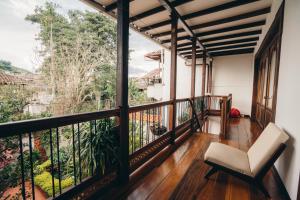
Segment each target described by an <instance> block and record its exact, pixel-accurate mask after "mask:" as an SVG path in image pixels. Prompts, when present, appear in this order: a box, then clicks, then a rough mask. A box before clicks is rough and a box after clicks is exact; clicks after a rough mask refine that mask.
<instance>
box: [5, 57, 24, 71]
mask: <svg viewBox="0 0 300 200" xmlns="http://www.w3.org/2000/svg"><path fill="white" fill-rule="evenodd" d="M1 70H2V71H6V72H11V73H29V72H28V71H26V70H24V69H21V68H18V67H15V66H12V64H11V62H9V61H5V60H1V59H0V71H1Z"/></svg>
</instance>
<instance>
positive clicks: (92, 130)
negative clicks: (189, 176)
mask: <svg viewBox="0 0 300 200" xmlns="http://www.w3.org/2000/svg"><path fill="white" fill-rule="evenodd" d="M173 105H174V104H173V101H164V102H158V103H153V104H147V105H140V106H134V107H130V108H129V154H130V155H129V169H130V173H133V172H134V171H135V170H136V169H138V168H139V167H141V166H142V165H144V164H145V163H146V162H147V161H149V160H150V159H151V158H152V157H154V156H156V155H157V154H158V153H159V152H160V151H161V150H162V149H164V148H166V147H167V146H170V145H171V146H172V145H173V144H175V142H174V141H173V140H175V141H176V140H179V139H180V138H181V136H182V135H183V134H185V135H186V134H189V133H191V132H192V128H191V127H194V128H195V130H196V129H197V128H200V127H199V121H198V118H196V115H195V113H196V112H195V110H194V108H193V104H192V101H191V100H190V99H177V100H175V105H176V108H177V109H176V110H177V112H176V115H175V116H176V117H175V120H176V123H175V124H176V126H175V128H174V130H171V128H170V120H171V119H172V118H170V110H171V108H172V107H173ZM191 113H192V114H191ZM119 117H120V110H119V109H113V110H106V111H99V112H91V113H84V114H75V115H68V116H62V117H51V118H43V119H35V120H25V121H17V122H10V123H4V124H0V138H1V139H4V138H6V139H9V140H11V141H15V142H16V148H15V149H13V151H14V152H15V154H16V157H17V158H19V159H18V160H19V161H18V162H17V165H19V166H18V167H19V169H20V171H19V174H18V177H19V178H18V181H17V182H18V184H17V185H19V186H20V189H21V194H20V198H23V199H26V198H27V199H28V198H30V199H35V194H36V191H35V190H36V186H39V187H41V188H42V189H43V190H47V191H48V196H49V197H52V198H56V199H69V198H75V197H79V196H80V198H87V197H89V196H90V195H91V194H93V193H95V192H101V191H102V190H104V189H105V188H107V187H109V186H110V185H112V184H114V183H116V182H117V180H118V176H119V170H120V168H121V167H122V166H121V165H120V161H119V160H120V158H119V155H120V152H119V147H120V145H121V144H120V140H119V137H120V135H119V133H120V130H119V124H118V123H119V120H118V118H119ZM172 135H174V137H172ZM37 140H43V141H46V143H45V142H44V143H43V144H45V145H46V146H47V147H44V146H43V144H42V145H41V144H38V142H36V141H37ZM66 146H68V147H70V148H69V150H70V151H69V152H67V153H68V155H65V154H66V152H65V150H64V149H65V147H66ZM37 149H38V150H41V149H42V152H44V155H43V156H42V157H43V158H39V160H43V161H42V162H40V161H39V162H40V163H39V164H42V165H45V163H48V164H47V167H43V170H40V168H41V167H38V166H37V164H36V163H37V162H36V161H37V160H36V159H35V158H34V155H35V151H36V150H37ZM66 156H67V160H68V161H70V162H68V163H69V164H71V166H66V165H67V163H66V160H65V157H66ZM43 162H44V163H43ZM44 168H45V169H44ZM66 168H68V172H66V171H65V169H66ZM46 175H47V176H48V179H49V180H46V181H49V184H50V185H49V187H48V188H43V186H42V185H40V182H41V180H40V179H41V178H42V176H46ZM66 179H67V180H68V184H66V182H67V181H66ZM28 184H30V185H31V187H28V186H27V185H28ZM29 188H31V189H29ZM2 192H3V191H0V194H1V193H2Z"/></svg>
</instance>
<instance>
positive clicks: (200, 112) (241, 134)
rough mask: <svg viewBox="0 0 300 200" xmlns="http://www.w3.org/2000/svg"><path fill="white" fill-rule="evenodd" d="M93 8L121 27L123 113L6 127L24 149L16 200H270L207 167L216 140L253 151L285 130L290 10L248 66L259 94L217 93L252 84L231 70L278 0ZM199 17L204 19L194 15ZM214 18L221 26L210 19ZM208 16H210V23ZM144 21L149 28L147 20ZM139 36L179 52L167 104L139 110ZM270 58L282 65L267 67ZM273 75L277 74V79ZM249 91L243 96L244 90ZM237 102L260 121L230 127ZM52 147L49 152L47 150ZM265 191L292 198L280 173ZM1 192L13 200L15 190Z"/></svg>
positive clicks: (119, 95)
mask: <svg viewBox="0 0 300 200" xmlns="http://www.w3.org/2000/svg"><path fill="white" fill-rule="evenodd" d="M84 2H86V3H87V4H88V5H90V6H92V7H94V8H96V9H97V10H99V11H101V12H104V13H105V14H107V15H109V16H111V17H113V18H116V19H117V36H118V45H117V46H118V47H117V53H118V56H117V61H118V62H117V70H116V71H117V76H116V77H117V80H116V82H117V84H116V85H117V87H116V88H117V91H116V108H115V109H111V110H103V111H96V112H89V113H81V114H74V115H66V116H58V117H50V118H42V119H34V120H25V121H16V122H9V123H3V124H0V133H1V135H0V138H1V139H4V140H7V141H13V144H14V147H13V149H6V150H5V151H9V153H10V151H11V152H13V154H14V155H13V156H15V157H17V164H16V166H14V167H15V168H16V169H19V170H18V173H16V174H14V177H13V178H15V179H16V180H17V183H18V184H17V185H16V187H14V188H13V189H15V190H19V192H18V193H17V197H16V198H19V199H47V198H49V199H265V196H264V195H263V194H262V193H261V192H260V191H258V190H257V189H256V188H255V185H249V184H246V183H244V182H242V181H240V180H238V179H235V178H233V177H231V176H228V175H226V174H225V173H221V172H219V173H217V174H215V175H214V176H213V177H212V178H211V179H210V180H205V179H204V174H205V173H206V172H207V170H208V165H206V164H205V163H204V162H203V155H204V153H205V151H206V150H207V148H208V146H209V144H210V143H211V142H213V141H218V142H220V143H224V144H228V145H231V146H234V147H237V148H239V149H241V150H245V151H246V150H247V149H248V148H249V147H250V146H251V145H252V144H253V143H254V141H255V140H256V138H257V137H258V136H259V134H260V133H261V131H262V127H265V126H266V125H267V124H268V123H269V122H274V121H275V109H276V107H275V106H276V105H275V104H276V101H277V96H276V95H277V93H276V92H277V88H275V87H277V82H278V80H275V77H278V73H279V68H278V67H279V64H278V63H276V64H272V62H273V61H274V60H275V61H274V62H278V61H279V60H280V59H279V58H278V57H277V56H278V52H280V44H281V40H279V38H280V37H279V35H280V34H282V23H283V21H282V19H283V16H282V15H281V14H282V13H281V12H283V11H282V9H283V6H280V9H279V11H278V15H277V14H276V16H279V17H276V19H274V24H273V25H271V28H270V32H271V33H270V35H267V36H265V37H267V38H268V39H267V40H264V41H262V44H261V46H263V48H261V46H260V48H259V50H258V52H257V54H256V56H255V58H254V57H250V56H249V57H250V59H249V57H247V59H248V60H247V64H249V63H251V67H253V66H252V64H253V60H255V62H254V65H255V66H254V70H253V71H254V72H253V74H251V75H253V81H252V79H251V81H252V82H251V81H249V82H250V85H251V86H250V90H249V91H248V90H245V91H244V90H243V89H245V88H246V86H245V87H243V88H242V89H241V88H239V87H234V86H231V85H230V86H228V85H226V86H223V85H222V86H220V85H218V83H215V85H213V77H214V76H215V77H217V78H219V80H220V79H222V78H224V77H225V78H228V77H229V78H228V79H235V78H237V79H239V81H241V82H243V78H245V77H246V76H247V74H246V76H243V77H242V78H241V77H240V76H241V75H242V74H243V73H244V72H243V70H241V71H240V69H238V68H234V70H232V69H231V72H233V73H232V74H233V75H232V74H229V73H227V71H226V70H227V69H228V68H229V67H230V66H233V65H235V64H236V63H238V64H239V65H240V66H242V65H243V64H244V63H243V62H241V60H242V61H244V60H245V58H244V57H241V56H240V55H241V54H251V55H252V54H253V53H254V49H255V47H256V45H257V41H258V40H259V37H258V36H259V35H261V34H262V33H263V31H262V30H261V29H260V28H261V26H263V25H265V24H266V19H265V18H266V16H265V15H267V14H268V13H270V12H271V4H272V3H271V1H232V2H223V3H222V4H221V3H220V4H216V2H213V3H212V2H209V3H208V2H206V3H207V5H206V4H205V6H204V7H202V4H201V3H199V1H189V0H187V1H168V0H159V1H157V2H156V1H155V2H151V3H153V5H152V4H151V3H149V4H148V2H147V3H145V1H140V0H136V1H125V0H118V1H101V0H97V1H94V0H84ZM215 4H216V5H215ZM180 6H181V7H180ZM242 6H243V8H242V9H239V8H240V7H242ZM206 7H207V8H206ZM278 7H279V6H278ZM141 8H142V9H141ZM180 8H182V9H180ZM131 9H132V10H131ZM248 9H250V10H251V11H248ZM189 10H194V11H193V12H192V13H189V12H188V11H189ZM196 10H198V11H196ZM131 11H132V12H131ZM228 11H229V12H228ZM231 12H232V13H231ZM220 13H221V14H220ZM206 15H212V16H214V17H212V19H210V17H207V16H206ZM223 15H224V16H223ZM227 15H228V16H227ZM274 15H275V14H274ZM202 16H206V18H205V20H202V18H201V17H202ZM144 18H147V19H148V20H145V21H142V20H141V19H144ZM248 18H251V20H253V21H251V20H249V19H248ZM253 18H254V19H253ZM249 21H250V22H249ZM227 23H229V24H227ZM230 23H231V24H230ZM235 23H237V24H235ZM240 23H241V24H240ZM178 24H180V26H178ZM219 26H220V27H219ZM216 27H217V28H216ZM129 28H132V29H134V30H135V31H137V32H141V33H142V34H143V35H144V36H146V37H148V38H150V39H152V40H153V41H155V42H157V43H159V44H160V45H161V46H162V47H164V48H166V49H169V50H170V64H169V68H170V69H169V71H168V72H169V74H168V78H169V79H168V81H169V82H168V84H169V85H168V87H169V88H168V91H167V92H168V93H169V96H168V98H167V99H168V100H167V101H161V102H155V103H151V104H146V105H138V106H131V107H130V106H129V104H128V102H129V101H128V82H129V78H128V77H129V74H128V68H129V66H128V62H129V58H128V55H129V47H128V46H129V45H128V43H129V42H128V40H129V32H128V29H129ZM168 28H169V29H168ZM257 28H259V29H257ZM198 29H201V31H199V30H198ZM202 29H204V30H202ZM244 29H247V31H244ZM248 29H250V30H248ZM197 30H198V31H197ZM232 31H233V32H232ZM241 31H242V32H241ZM227 32H229V33H227ZM268 33H269V32H268ZM211 35H213V36H211ZM280 36H281V35H280ZM273 38H275V39H273ZM269 43H270V45H269ZM264 48H265V49H267V50H266V51H267V52H268V53H266V52H264ZM270 52H272V54H271V53H270ZM274 52H275V53H274ZM269 54H271V56H273V55H275V56H274V57H272V59H270V58H269V57H267V58H264V56H265V55H268V56H269ZM232 55H238V56H236V57H234V59H233V60H231V61H230V63H229V64H228V62H224V60H226V57H227V56H232ZM178 57H180V58H182V59H184V60H185V62H186V65H185V67H188V66H191V67H190V69H188V70H189V71H188V72H190V78H189V79H187V80H188V82H187V81H185V82H184V81H183V84H178V82H179V81H178V80H179V78H180V77H181V76H184V75H182V74H180V72H179V71H177V70H178V69H179V67H178V66H177V64H178V62H177V58H178ZM217 57H222V58H223V59H224V60H222V58H221V59H220V60H222V62H220V63H221V64H220V63H218V62H215V59H216V58H217ZM264 59H265V60H264ZM216 60H217V59H216ZM220 60H219V61H220ZM249 60H250V61H249ZM270 60H271V61H272V62H271V61H270ZM217 61H218V60H217ZM248 61H249V62H248ZM224 63H225V64H224ZM240 63H242V64H240ZM266 63H267V65H265V64H266ZM213 64H214V67H213ZM225 65H226V67H227V68H225V70H224V66H225ZM249 65H250V64H249ZM197 66H198V67H199V70H200V71H198V72H197V68H196V67H197ZM220 66H222V67H223V68H222V69H221V70H220ZM235 66H236V65H235ZM271 66H276V67H274V70H273V72H274V73H273V72H272V71H271V69H272V67H271ZM251 69H252V68H251ZM185 70H187V69H185ZM214 70H219V71H214ZM222 70H223V71H222ZM228 71H229V70H228ZM250 71H251V72H252V70H250ZM216 72H218V73H216ZM220 72H222V73H220ZM196 73H197V74H198V75H199V77H200V79H198V80H197V78H196V77H197V76H196ZM213 73H215V74H216V75H214V76H213ZM220 74H221V75H220ZM200 75H201V76H200ZM249 76H250V75H249ZM271 76H273V78H274V79H272V77H271ZM215 77H214V78H215ZM220 77H222V78H220ZM217 78H215V79H217ZM248 78H249V77H248ZM227 81H228V80H227ZM272 81H273V82H272ZM161 82H162V79H161V78H153V79H151V81H150V82H148V84H149V85H153V84H156V83H161ZM246 82H247V81H246ZM243 83H244V82H243ZM270 83H273V84H270ZM247 84H248V85H249V83H247ZM252 84H253V87H252ZM187 85H189V87H190V88H189V89H190V90H189V91H188V92H189V93H190V94H189V96H188V97H187V98H178V96H180V95H178V93H177V92H178V91H180V89H181V90H186V88H185V87H186V86H187ZM248 85H247V88H246V89H249V87H248ZM270 85H274V88H271V87H270ZM197 87H198V88H197ZM218 87H224V88H225V87H226V88H225V89H224V88H222V89H223V90H222V93H223V94H228V93H229V92H228V91H230V94H228V95H215V94H218V92H217V91H218V89H220V88H218ZM267 87H268V88H267ZM266 88H267V89H266ZM239 89H240V90H241V91H237V90H239ZM224 91H226V92H224ZM270 91H274V94H273V93H271V92H270ZM231 92H232V94H231ZM197 93H198V94H197ZM235 93H238V94H239V95H241V96H243V97H244V96H247V97H245V99H247V101H249V102H247V105H248V107H251V109H250V108H249V110H251V111H250V112H251V118H252V120H251V121H250V118H247V117H245V118H240V119H232V118H230V111H231V108H232V107H233V104H234V103H233V102H234V99H235V98H239V99H242V97H241V96H239V95H235ZM252 93H253V96H252ZM220 94H221V93H220ZM264 95H266V96H264ZM249 96H250V97H249ZM249 99H250V100H249ZM250 112H248V113H250ZM212 119H216V120H215V121H212ZM214 124H217V128H215V127H213V125H214ZM213 133H214V134H213ZM43 144H47V148H45V147H44V146H43ZM66 146H68V147H71V148H69V149H70V150H69V151H66V150H65V148H64V147H66ZM36 150H38V151H39V152H42V153H41V158H39V159H40V160H43V163H37V162H36V160H37V158H36V154H35V151H36ZM66 160H68V161H70V162H65V161H66ZM8 162H9V161H8ZM70 163H71V164H70ZM1 164H2V163H1ZM8 178H11V177H7V179H8ZM264 184H265V185H266V187H267V189H268V191H269V192H270V194H271V196H272V198H274V199H289V198H290V197H289V195H288V194H287V191H286V190H285V188H284V186H283V184H282V180H281V179H280V176H279V175H278V172H277V170H276V169H275V168H272V170H270V171H269V172H268V174H267V176H266V177H265V179H264ZM41 189H42V190H41ZM1 192H2V191H0V194H1V195H3V196H4V197H7V198H10V196H9V192H10V191H8V192H7V191H6V192H7V194H6V193H4V194H3V193H1Z"/></svg>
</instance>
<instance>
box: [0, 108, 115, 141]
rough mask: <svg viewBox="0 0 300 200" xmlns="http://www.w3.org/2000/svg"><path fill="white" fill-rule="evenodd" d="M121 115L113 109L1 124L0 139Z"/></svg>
mask: <svg viewBox="0 0 300 200" xmlns="http://www.w3.org/2000/svg"><path fill="white" fill-rule="evenodd" d="M119 113H120V111H119V109H112V110H103V111H97V112H89V113H81V114H72V115H65V116H58V117H46V118H41V119H31V120H22V121H15V122H8V123H3V124H0V138H3V137H9V136H15V135H19V134H23V133H30V132H35V131H42V130H46V129H50V128H57V127H61V126H67V125H71V124H76V123H82V122H87V121H91V120H96V119H97V120H99V119H104V118H108V117H114V116H119Z"/></svg>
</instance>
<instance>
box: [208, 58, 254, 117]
mask: <svg viewBox="0 0 300 200" xmlns="http://www.w3.org/2000/svg"><path fill="white" fill-rule="evenodd" d="M253 73H254V67H253V54H244V55H233V56H221V57H215V58H214V60H213V73H212V77H213V83H212V86H213V88H212V92H213V94H214V95H228V94H229V93H232V100H233V102H232V103H233V107H235V108H238V109H239V110H240V111H241V113H242V114H247V115H250V114H251V105H252V88H253Z"/></svg>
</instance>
